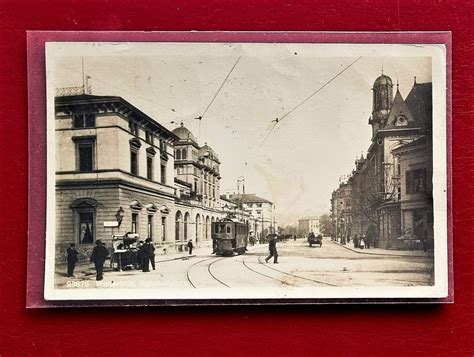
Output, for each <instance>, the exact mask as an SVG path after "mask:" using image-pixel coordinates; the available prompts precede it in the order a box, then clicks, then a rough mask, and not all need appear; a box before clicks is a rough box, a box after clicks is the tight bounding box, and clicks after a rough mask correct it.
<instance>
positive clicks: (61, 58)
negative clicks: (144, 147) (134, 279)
mask: <svg viewBox="0 0 474 357" xmlns="http://www.w3.org/2000/svg"><path fill="white" fill-rule="evenodd" d="M55 47H56V49H58V50H59V51H58V56H57V57H56V61H55V63H48V76H51V75H52V76H53V78H54V84H55V86H56V87H67V86H78V85H81V84H82V60H81V57H83V58H84V68H85V73H86V75H88V76H90V77H91V79H90V84H91V86H92V94H95V95H116V96H121V97H123V98H124V99H126V100H127V101H129V102H130V103H131V104H133V105H135V106H136V107H138V108H140V109H141V110H142V111H144V112H145V113H147V114H148V115H150V116H151V117H153V118H154V119H155V120H156V121H158V122H159V123H160V124H162V125H164V126H165V127H167V128H168V129H170V130H173V129H174V128H176V127H177V125H178V124H179V122H181V121H183V122H184V125H185V126H186V127H188V128H189V129H190V130H191V131H192V132H193V133H194V135H195V136H196V137H198V140H199V144H200V145H203V144H204V143H205V142H207V143H208V145H210V146H211V147H212V148H213V149H214V150H215V151H216V153H217V154H218V156H219V158H220V160H221V167H220V169H221V176H222V180H221V193H225V192H226V190H233V191H236V190H237V179H238V178H239V177H241V176H243V177H244V178H245V187H246V193H255V194H257V195H259V196H261V197H265V198H268V199H270V200H272V201H274V202H275V209H276V220H277V222H278V224H280V225H286V224H290V223H295V222H296V221H297V220H298V219H300V218H303V217H307V216H319V215H321V214H323V213H327V212H329V208H330V201H329V200H330V197H331V192H332V191H333V190H334V189H335V188H336V187H337V185H338V183H339V177H340V176H341V175H343V174H349V173H350V172H351V171H352V169H353V167H354V160H355V158H356V156H360V154H361V152H363V153H364V155H365V152H366V150H367V149H368V147H369V144H370V137H371V128H370V126H369V125H368V119H369V116H370V114H371V110H372V91H371V88H372V84H373V82H374V80H375V79H376V78H377V77H378V76H379V75H380V74H381V70H382V66H383V69H384V73H385V74H386V75H388V76H390V77H391V78H392V80H393V83H394V84H396V82H397V78H398V80H399V83H400V92H401V94H402V96H403V97H404V98H405V97H406V95H407V94H408V92H409V91H410V89H411V87H412V85H413V77H414V76H416V77H417V82H430V81H431V58H430V57H429V52H428V51H426V48H425V47H427V46H406V45H396V46H395V45H325V44H204V43H186V44H184V43H181V44H177V43H154V44H124V43H121V44H97V43H88V44H79V43H76V44H61V43H57V44H55ZM359 56H362V57H361V58H360V59H359V60H358V61H357V62H356V63H355V64H354V65H353V66H351V67H350V68H349V69H347V70H346V71H345V72H343V73H342V74H341V75H340V76H338V77H337V78H336V79H334V80H333V81H332V82H331V83H330V84H328V85H327V86H326V87H324V88H323V89H321V90H320V91H319V92H318V93H317V94H315V95H314V96H313V97H312V98H310V99H309V100H307V101H306V102H305V103H304V104H302V105H301V106H300V107H298V108H297V109H296V110H294V111H293V112H292V113H291V114H289V115H288V116H287V117H285V118H284V119H283V120H281V121H280V122H279V123H278V124H277V125H276V127H275V129H274V130H273V131H272V132H271V133H270V135H268V136H267V134H268V133H269V131H270V129H271V128H272V127H273V125H274V122H272V120H274V119H275V118H281V117H282V116H283V115H285V114H286V113H287V112H289V111H290V110H292V109H293V108H294V107H296V106H297V105H298V104H300V103H301V102H302V101H303V100H304V99H306V98H307V97H308V96H310V95H311V94H312V93H314V92H315V91H316V90H318V89H319V88H320V87H321V86H323V85H324V84H325V83H326V82H327V81H328V80H330V79H331V78H332V77H334V76H335V75H336V74H337V73H338V72H340V71H341V70H343V69H344V68H345V67H346V66H348V65H349V64H350V63H352V62H353V61H355V60H356V59H357V58H358V57H359ZM239 57H240V59H239ZM238 59H239V61H238V63H237V65H236V66H235V68H234V70H233V71H232V73H231V74H230V76H229V77H228V79H227V81H226V82H225V84H224V86H223V87H222V89H221V91H220V93H219V94H218V95H217V97H216V98H215V100H214V102H213V103H212V105H211V106H210V107H209V109H208V111H207V113H206V114H205V115H204V117H203V119H202V121H201V125H199V120H195V119H194V118H195V117H198V116H199V115H202V114H203V112H204V110H205V109H206V107H207V106H208V105H209V103H210V102H211V100H212V98H213V97H214V95H215V94H216V92H217V90H218V89H219V87H220V86H221V84H222V82H223V81H224V79H225V78H226V76H227V75H228V74H229V71H230V70H231V68H232V66H234V64H235V63H236V61H237V60H238ZM395 91H396V86H394V95H395ZM172 121H174V122H176V123H178V124H172V123H171V122H172ZM266 136H267V138H266V140H265V141H264V142H263V140H264V138H265V137H266ZM262 142H263V144H262Z"/></svg>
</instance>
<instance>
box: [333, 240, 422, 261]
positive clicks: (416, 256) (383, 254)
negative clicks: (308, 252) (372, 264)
mask: <svg viewBox="0 0 474 357" xmlns="http://www.w3.org/2000/svg"><path fill="white" fill-rule="evenodd" d="M331 243H333V244H337V245H338V246H340V247H342V248H344V249H347V250H350V251H351V252H354V253H357V254H365V255H374V256H377V255H381V256H385V257H411V258H424V257H426V255H428V254H426V255H406V254H389V253H368V252H359V251H357V250H355V249H351V248H349V247H346V246H345V245H342V244H340V243H337V242H334V241H331Z"/></svg>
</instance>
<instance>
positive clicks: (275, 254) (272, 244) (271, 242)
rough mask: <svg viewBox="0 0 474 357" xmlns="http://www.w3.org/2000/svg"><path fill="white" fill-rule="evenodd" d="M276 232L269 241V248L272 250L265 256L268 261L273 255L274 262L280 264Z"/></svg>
mask: <svg viewBox="0 0 474 357" xmlns="http://www.w3.org/2000/svg"><path fill="white" fill-rule="evenodd" d="M276 243H277V239H276V234H272V235H271V236H270V239H269V241H268V250H269V251H270V255H269V256H268V257H266V258H265V262H267V263H268V261H269V260H270V258H271V257H273V264H278V251H277V248H276Z"/></svg>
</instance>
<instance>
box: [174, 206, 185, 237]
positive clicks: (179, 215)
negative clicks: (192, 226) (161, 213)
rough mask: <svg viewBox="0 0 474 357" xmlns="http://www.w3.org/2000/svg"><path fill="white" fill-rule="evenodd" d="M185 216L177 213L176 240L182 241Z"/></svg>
mask: <svg viewBox="0 0 474 357" xmlns="http://www.w3.org/2000/svg"><path fill="white" fill-rule="evenodd" d="M182 220H183V216H182V214H181V212H180V211H178V212H176V231H175V240H177V241H178V240H181V224H182Z"/></svg>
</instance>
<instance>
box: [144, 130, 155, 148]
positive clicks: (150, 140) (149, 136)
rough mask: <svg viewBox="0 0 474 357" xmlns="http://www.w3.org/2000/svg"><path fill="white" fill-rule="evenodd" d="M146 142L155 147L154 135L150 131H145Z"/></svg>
mask: <svg viewBox="0 0 474 357" xmlns="http://www.w3.org/2000/svg"><path fill="white" fill-rule="evenodd" d="M145 141H146V142H147V143H148V144H152V145H153V133H152V132H150V131H148V130H147V131H145Z"/></svg>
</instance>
